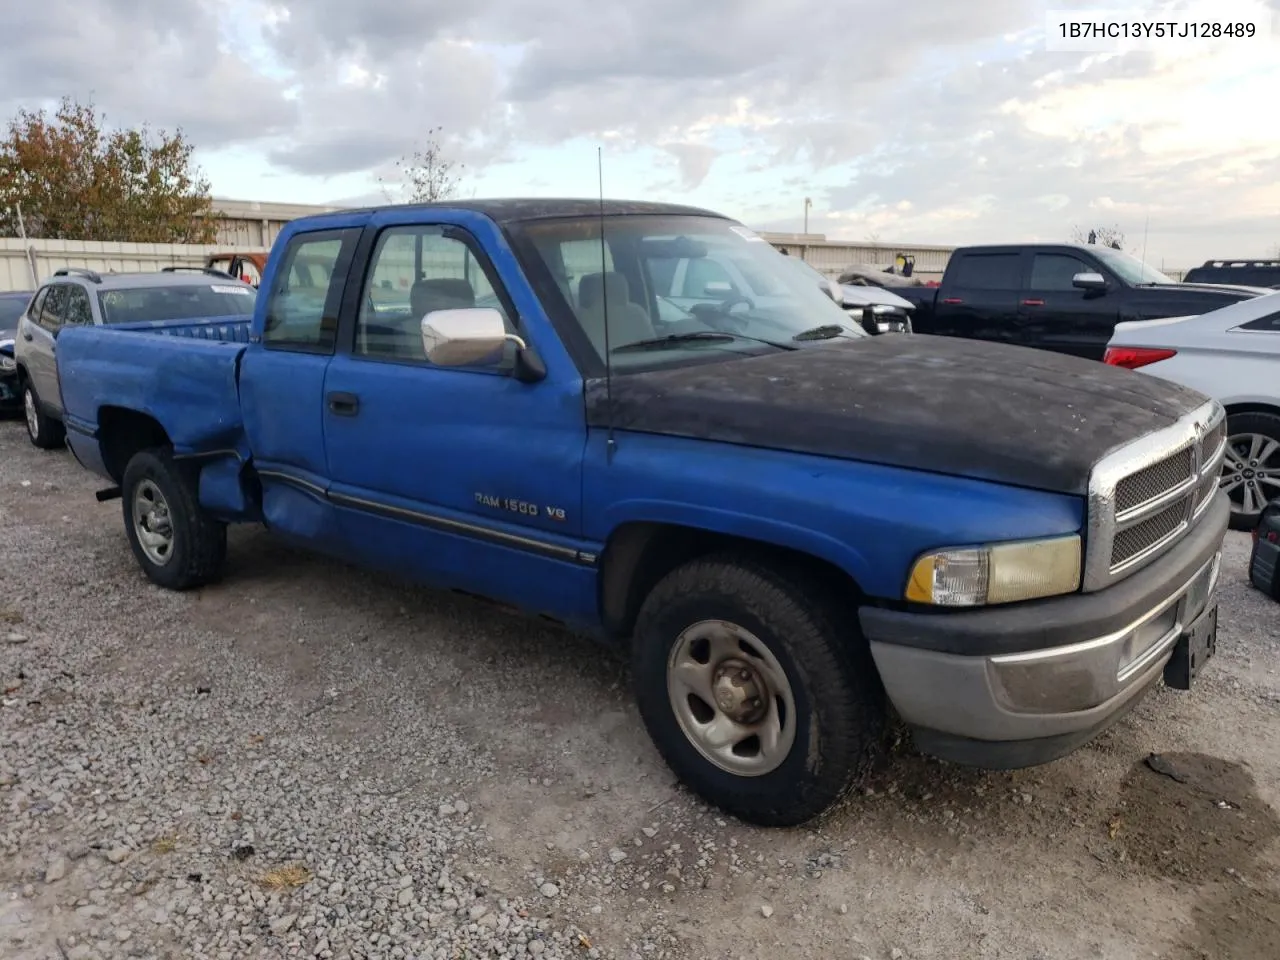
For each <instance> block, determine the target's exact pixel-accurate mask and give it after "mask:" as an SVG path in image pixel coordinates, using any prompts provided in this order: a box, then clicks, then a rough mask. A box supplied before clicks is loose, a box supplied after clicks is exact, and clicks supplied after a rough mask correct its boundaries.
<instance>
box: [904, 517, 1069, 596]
mask: <svg viewBox="0 0 1280 960" xmlns="http://www.w3.org/2000/svg"><path fill="white" fill-rule="evenodd" d="M1080 557H1081V550H1080V538H1079V537H1078V536H1076V535H1075V534H1072V535H1071V536H1069V537H1053V538H1051V539H1048V540H1021V541H1018V542H1015V543H994V544H989V545H987V546H981V547H955V548H951V549H946V550H935V551H932V552H930V553H926V554H925V555H924V556H922V557H920V558H919V559H918V560H916V562H915V566H913V567H912V568H911V576H910V578H908V580H907V590H906V598H907V599H908V600H911V601H913V602H915V603H928V604H932V605H934V606H939V607H978V606H983V605H985V604H995V603H1013V602H1014V601H1016V600H1033V599H1035V598H1036V597H1053V596H1058V595H1059V594H1064V593H1074V592H1075V591H1076V590H1078V589H1079V588H1080Z"/></svg>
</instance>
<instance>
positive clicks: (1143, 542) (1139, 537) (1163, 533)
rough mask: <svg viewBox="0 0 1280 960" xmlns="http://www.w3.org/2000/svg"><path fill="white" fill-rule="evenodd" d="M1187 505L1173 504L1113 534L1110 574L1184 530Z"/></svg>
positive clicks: (1179, 501) (1188, 514)
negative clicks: (1111, 571)
mask: <svg viewBox="0 0 1280 960" xmlns="http://www.w3.org/2000/svg"><path fill="white" fill-rule="evenodd" d="M1188 503H1189V501H1188V500H1186V499H1183V500H1177V501H1175V502H1174V503H1173V504H1171V505H1170V506H1167V507H1165V508H1164V509H1163V510H1160V511H1158V512H1157V513H1153V514H1151V515H1150V516H1149V517H1147V518H1146V519H1145V520H1140V521H1138V522H1137V523H1135V524H1134V525H1133V526H1132V527H1126V528H1125V529H1123V530H1117V531H1116V536H1115V539H1114V540H1112V541H1111V569H1112V570H1113V571H1114V570H1117V569H1119V568H1121V567H1122V566H1123V565H1124V564H1126V563H1132V562H1133V561H1134V560H1135V559H1136V558H1139V557H1142V556H1144V555H1145V554H1146V552H1147V551H1148V550H1151V549H1152V548H1154V547H1157V546H1159V545H1160V544H1162V543H1164V542H1165V541H1166V540H1168V539H1169V538H1170V537H1172V536H1173V535H1174V534H1176V533H1178V532H1179V531H1180V530H1181V529H1182V528H1184V527H1185V526H1186V525H1187V524H1188V523H1189V522H1190V520H1191V515H1190V513H1189V512H1188V511H1187V504H1188Z"/></svg>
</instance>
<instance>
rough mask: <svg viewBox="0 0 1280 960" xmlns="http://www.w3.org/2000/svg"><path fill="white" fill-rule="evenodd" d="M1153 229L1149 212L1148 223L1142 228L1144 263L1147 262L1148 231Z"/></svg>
mask: <svg viewBox="0 0 1280 960" xmlns="http://www.w3.org/2000/svg"><path fill="white" fill-rule="evenodd" d="M1150 229H1151V211H1150V210H1148V211H1147V222H1146V223H1145V224H1143V226H1142V262H1143V263H1146V262H1147V231H1148V230H1150Z"/></svg>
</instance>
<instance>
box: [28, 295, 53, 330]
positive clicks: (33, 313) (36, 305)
mask: <svg viewBox="0 0 1280 960" xmlns="http://www.w3.org/2000/svg"><path fill="white" fill-rule="evenodd" d="M48 296H49V288H48V287H41V288H40V289H39V290H38V291H37V292H36V295H35V296H34V297H32V298H31V303H29V304H28V305H27V319H28V320H30V321H31V322H32V323H39V322H40V313H41V311H42V310H44V301H45V298H46V297H48Z"/></svg>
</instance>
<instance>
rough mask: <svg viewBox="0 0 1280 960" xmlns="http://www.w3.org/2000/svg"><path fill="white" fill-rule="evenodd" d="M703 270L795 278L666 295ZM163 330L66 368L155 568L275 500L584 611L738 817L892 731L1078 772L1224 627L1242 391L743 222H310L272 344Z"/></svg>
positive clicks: (379, 212)
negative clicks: (866, 274)
mask: <svg viewBox="0 0 1280 960" xmlns="http://www.w3.org/2000/svg"><path fill="white" fill-rule="evenodd" d="M705 256H715V257H717V258H730V259H733V258H739V259H741V261H742V262H743V263H744V265H745V268H746V269H749V270H753V271H757V272H759V273H761V274H763V275H766V276H769V277H771V278H772V279H773V281H774V285H775V286H776V287H777V288H778V289H781V290H786V291H788V292H787V294H786V295H785V296H784V295H779V296H776V297H771V298H770V302H769V303H768V304H767V305H766V304H759V303H755V302H752V300H751V299H750V298H749V297H747V296H745V295H743V296H741V297H736V298H731V299H730V300H726V299H725V298H723V297H721V296H710V297H709V298H708V299H707V300H706V301H705V302H702V301H699V300H698V299H697V298H696V297H695V298H694V299H693V300H692V301H689V302H684V301H682V302H681V303H680V304H672V303H671V302H670V301H669V300H666V299H664V295H663V294H662V293H661V292H660V291H661V289H662V288H661V285H660V284H655V283H654V277H655V276H656V277H661V276H664V275H665V271H666V270H667V269H668V268H669V267H670V266H671V263H672V262H673V261H683V260H689V259H696V258H699V257H705ZM299 265H304V266H305V267H306V269H305V270H299V269H297V268H298V266H299ZM155 332H156V331H151V332H146V331H137V330H114V331H108V330H103V329H100V328H94V327H77V328H74V329H68V330H65V331H63V333H62V336H61V339H60V341H59V350H58V356H57V365H58V370H59V372H60V379H61V390H62V401H63V407H64V409H65V417H66V425H67V429H68V438H69V442H70V446H71V449H72V450H73V451H74V453H75V456H76V457H77V458H78V459H79V461H80V462H81V463H82V464H83V465H84V466H85V467H87V468H88V469H90V470H93V471H95V472H97V473H98V474H100V475H102V476H103V477H104V478H107V481H108V484H109V485H107V486H105V487H104V489H103V490H101V491H100V492H99V494H98V497H99V499H102V500H107V499H113V498H117V497H119V498H121V499H122V502H123V516H124V524H125V530H126V533H127V535H128V539H129V542H130V544H131V546H132V548H133V551H134V554H135V555H136V557H137V560H138V562H139V564H140V565H141V567H142V569H143V570H144V571H145V572H146V574H147V576H148V577H150V578H151V580H153V581H154V582H155V583H157V584H159V585H161V586H163V587H168V588H171V589H179V590H181V589H186V588H191V587H196V586H200V585H203V584H209V583H211V582H213V581H215V580H216V579H217V577H218V576H219V573H220V571H221V570H222V568H223V565H224V562H225V558H226V527H227V524H229V523H236V522H255V523H262V524H264V525H265V526H266V527H267V528H269V529H270V530H271V531H274V533H275V534H277V535H279V536H280V537H283V538H287V539H289V540H292V541H294V542H296V543H298V544H303V545H306V546H308V547H311V548H314V549H316V550H320V551H323V552H326V553H329V554H332V555H334V556H338V557H342V558H344V559H347V560H351V561H355V562H357V563H359V564H362V565H365V566H367V567H370V568H378V569H382V570H386V571H392V572H395V573H397V574H401V575H405V576H408V577H411V578H413V579H415V580H419V581H423V582H426V583H430V584H435V585H438V586H440V587H443V588H448V589H453V590H457V591H463V592H466V593H468V594H473V595H479V596H482V597H486V598H490V599H493V600H496V601H499V602H502V603H504V604H507V605H513V606H516V607H518V608H522V609H523V610H525V611H528V612H529V613H531V614H534V615H540V616H543V617H547V618H551V619H554V620H556V621H559V622H562V623H564V624H567V625H568V626H569V627H571V628H573V629H576V630H580V631H585V632H587V633H589V634H591V635H593V636H595V637H596V638H598V639H599V640H601V641H602V642H604V643H607V644H612V645H615V646H618V647H621V648H622V649H623V650H625V651H627V652H628V653H629V655H630V657H631V661H632V674H633V678H634V683H635V687H636V693H637V697H638V701H639V706H640V714H641V716H642V717H643V720H644V723H645V724H646V726H647V728H648V730H649V732H650V734H651V736H652V738H653V740H654V742H655V743H656V745H657V747H658V748H659V750H660V752H661V753H662V755H663V757H664V758H665V759H666V761H667V762H668V763H669V764H670V766H671V767H672V769H673V770H675V771H676V773H677V774H678V775H679V776H680V777H681V779H682V780H683V781H684V782H685V783H687V784H688V785H689V786H690V787H691V788H692V789H694V790H695V791H697V792H698V793H699V794H701V795H702V796H703V797H705V798H706V799H707V800H709V801H711V802H713V803H715V804H717V805H719V806H720V807H722V808H723V809H725V810H727V811H729V812H731V813H733V814H735V815H737V816H739V817H741V818H743V819H745V820H748V821H752V822H755V823H760V824H773V825H784V824H796V823H800V822H803V821H805V820H808V819H810V818H812V817H814V816H816V815H818V814H819V813H821V812H822V811H824V810H825V809H827V808H828V807H829V806H830V805H831V804H832V803H833V802H834V801H836V800H837V799H838V798H839V797H841V796H842V795H843V794H844V793H845V792H846V791H847V790H848V789H849V788H850V787H851V786H852V785H854V784H855V783H857V782H858V781H859V779H860V778H862V777H863V776H865V774H866V772H867V771H868V769H869V764H870V762H871V761H872V760H873V759H874V758H875V756H876V754H877V752H878V751H879V750H880V749H881V748H882V745H883V743H884V740H885V731H886V729H887V727H888V726H889V724H890V723H891V722H893V721H894V719H895V717H896V718H897V719H898V720H900V721H901V722H903V723H905V724H906V725H907V727H908V728H909V729H910V730H911V731H912V732H913V735H914V737H915V740H916V743H917V744H918V746H919V747H920V748H921V749H922V750H923V751H924V752H926V753H930V754H933V755H936V756H939V757H942V758H945V759H949V760H951V761H955V762H960V763H967V764H974V765H980V766H985V767H991V768H1015V767H1023V766H1029V765H1033V764H1038V763H1043V762H1046V761H1049V760H1052V759H1054V758H1057V757H1060V756H1062V755H1064V754H1066V753H1068V752H1070V751H1071V750H1073V749H1074V748H1076V747H1078V746H1079V745H1081V744H1083V743H1085V742H1086V741H1088V740H1089V739H1091V738H1092V737H1094V736H1095V735H1096V734H1097V733H1099V732H1100V731H1101V730H1103V729H1104V728H1106V727H1107V726H1108V725H1109V724H1111V723H1113V722H1114V721H1115V720H1116V719H1117V718H1118V717H1120V716H1121V715H1123V713H1124V712H1125V711H1126V710H1127V709H1128V708H1130V707H1132V706H1133V705H1134V704H1135V703H1137V702H1138V701H1139V700H1140V699H1141V697H1142V696H1143V694H1144V693H1146V692H1147V691H1148V690H1149V689H1151V688H1152V686H1154V685H1156V684H1158V683H1161V682H1163V683H1165V684H1167V685H1169V686H1171V687H1176V688H1179V689H1189V688H1190V687H1191V685H1192V682H1193V680H1194V678H1195V676H1196V674H1197V673H1198V671H1199V670H1200V668H1201V667H1202V666H1203V664H1204V662H1205V660H1206V659H1207V658H1208V657H1209V656H1210V655H1211V654H1212V653H1213V651H1214V648H1215V643H1216V625H1217V603H1216V600H1215V589H1216V582H1217V576H1218V566H1219V558H1220V554H1221V546H1222V542H1223V537H1224V535H1225V531H1226V528H1227V515H1228V507H1227V500H1226V497H1225V496H1223V495H1220V494H1219V492H1218V480H1217V477H1218V468H1219V464H1220V462H1221V459H1222V456H1223V450H1224V442H1225V434H1224V427H1223V411H1222V409H1221V407H1220V406H1219V405H1217V404H1216V403H1215V402H1213V401H1211V400H1209V399H1208V398H1206V397H1203V396H1201V395H1200V394H1197V393H1195V392H1193V391H1189V390H1186V389H1183V388H1181V387H1178V386H1175V385H1173V384H1170V383H1166V382H1164V381H1161V380H1159V379H1157V378H1154V377H1143V376H1140V375H1138V374H1134V373H1132V372H1130V371H1126V370H1120V369H1116V368H1112V367H1107V366H1103V365H1102V364H1097V363H1092V362H1087V361H1084V360H1080V359H1077V358H1071V357H1066V356H1059V355H1054V354H1049V353H1045V352H1042V351H1033V350H1028V349H1025V348H1019V347H1012V346H1006V345H1000V344H983V343H978V342H972V341H966V340H960V339H956V338H946V337H919V336H914V337H904V336H887V337H871V336H867V335H865V334H864V333H863V332H862V330H861V329H859V327H858V326H857V324H855V323H854V322H853V321H851V320H850V318H849V317H848V316H847V315H846V314H845V312H844V311H843V310H841V308H840V307H839V306H838V305H836V304H835V303H834V302H832V300H831V299H830V298H829V297H827V296H825V295H824V294H823V293H822V291H821V290H820V289H819V288H818V286H817V285H815V284H813V283H811V282H810V281H809V278H807V277H805V276H804V275H802V274H801V273H800V272H799V271H795V270H792V269H790V268H789V265H788V264H786V263H785V261H784V258H783V256H782V255H781V254H779V253H778V252H776V251H775V250H774V249H773V248H772V247H770V246H769V244H767V243H766V242H764V241H763V240H761V239H760V238H759V237H758V236H757V235H756V234H754V233H752V231H750V230H749V229H747V228H746V227H744V226H742V225H741V224H739V223H737V222H735V221H733V220H730V219H726V218H724V217H721V216H719V215H716V214H714V213H710V212H707V211H703V210H697V209H693V208H688V207H680V206H672V205H665V204H657V203H630V202H621V201H614V202H607V203H603V204H597V203H595V202H588V201H577V200H545V199H544V200H490V201H472V202H466V203H450V204H440V205H425V206H410V207H391V208H383V209H373V210H353V211H348V212H340V213H334V214H327V215H323V216H315V217H308V218H304V219H301V220H297V221H294V222H293V223H291V224H290V225H289V226H288V227H287V228H286V229H285V230H284V231H283V232H282V233H281V235H280V237H279V239H278V240H277V241H276V244H275V246H274V248H273V250H272V253H271V256H270V259H269V262H268V264H267V268H266V271H265V274H264V276H263V280H262V284H261V287H260V293H259V297H258V301H257V304H256V310H255V313H254V314H253V317H252V320H251V321H250V322H249V323H248V329H247V331H243V333H246V334H247V336H244V337H241V336H240V334H239V333H231V332H229V333H228V334H227V336H228V340H227V342H215V341H211V340H207V339H200V338H192V337H181V336H157V335H155ZM242 340H243V341H244V342H241V341H242Z"/></svg>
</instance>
